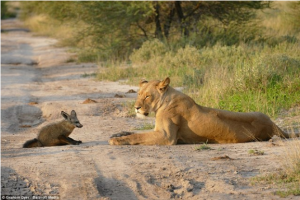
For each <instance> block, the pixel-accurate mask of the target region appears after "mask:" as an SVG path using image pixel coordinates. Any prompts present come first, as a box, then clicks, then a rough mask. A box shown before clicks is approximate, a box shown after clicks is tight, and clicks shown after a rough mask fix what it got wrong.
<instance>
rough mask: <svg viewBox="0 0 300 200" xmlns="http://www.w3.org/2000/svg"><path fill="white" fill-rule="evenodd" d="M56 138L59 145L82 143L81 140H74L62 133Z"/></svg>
mask: <svg viewBox="0 0 300 200" xmlns="http://www.w3.org/2000/svg"><path fill="white" fill-rule="evenodd" d="M58 139H59V141H60V144H61V145H64V144H73V145H79V144H80V143H82V142H81V141H77V140H74V139H72V138H70V137H66V136H64V135H61V136H59V137H58Z"/></svg>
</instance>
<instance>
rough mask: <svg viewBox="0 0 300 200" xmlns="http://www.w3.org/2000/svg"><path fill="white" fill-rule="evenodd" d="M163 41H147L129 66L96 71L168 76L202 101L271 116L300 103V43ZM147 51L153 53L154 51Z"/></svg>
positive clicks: (134, 80)
mask: <svg viewBox="0 0 300 200" xmlns="http://www.w3.org/2000/svg"><path fill="white" fill-rule="evenodd" d="M158 43H160V44H158ZM163 45H164V44H163V43H162V42H159V41H158V40H154V41H153V42H148V43H145V44H144V45H143V46H142V47H141V48H140V49H139V50H136V51H135V52H134V53H133V54H132V56H131V59H132V60H131V64H130V65H128V66H127V67H119V66H118V65H111V66H109V67H107V68H105V70H103V72H101V73H99V74H98V76H97V77H98V79H99V80H103V79H109V80H113V81H116V80H120V79H126V80H128V83H130V84H138V82H139V81H140V79H142V78H145V79H148V80H152V79H158V80H161V79H163V78H165V77H167V76H169V77H170V78H171V86H183V87H184V92H185V93H187V94H188V95H190V96H191V97H192V98H193V99H194V100H195V101H196V102H197V103H198V104H200V105H204V106H208V107H214V108H220V109H226V110H231V111H237V112H251V111H260V112H263V113H265V114H267V115H269V116H271V117H276V116H277V115H278V113H280V111H281V110H282V109H288V108H290V107H292V106H294V105H296V104H299V103H300V77H299V74H300V48H299V43H287V42H283V43H281V44H279V45H276V46H273V47H271V46H263V45H254V46H249V45H240V46H231V47H228V46H222V45H216V46H213V47H206V48H202V49H196V48H195V47H191V46H186V47H184V48H180V49H178V50H169V51H168V50H166V49H167V47H166V46H165V48H162V46H163ZM149 49H152V50H153V52H155V53H152V54H150V53H149V52H148V51H149ZM151 56H152V57H151Z"/></svg>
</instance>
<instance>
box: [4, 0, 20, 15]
mask: <svg viewBox="0 0 300 200" xmlns="http://www.w3.org/2000/svg"><path fill="white" fill-rule="evenodd" d="M11 3H12V2H8V1H1V19H7V18H15V17H16V16H17V8H15V7H14V6H13V5H9V4H11Z"/></svg>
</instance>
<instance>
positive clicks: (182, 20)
mask: <svg viewBox="0 0 300 200" xmlns="http://www.w3.org/2000/svg"><path fill="white" fill-rule="evenodd" d="M175 9H176V12H177V15H178V19H179V22H180V28H181V31H182V32H181V33H182V34H183V35H184V36H185V37H188V36H189V31H188V28H187V24H186V21H185V17H184V15H183V11H182V7H181V2H180V1H175Z"/></svg>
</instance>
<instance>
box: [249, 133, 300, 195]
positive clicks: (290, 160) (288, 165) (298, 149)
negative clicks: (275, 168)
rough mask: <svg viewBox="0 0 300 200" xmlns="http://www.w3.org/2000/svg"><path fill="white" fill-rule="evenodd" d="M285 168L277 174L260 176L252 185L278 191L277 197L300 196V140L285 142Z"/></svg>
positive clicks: (283, 160)
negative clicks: (264, 186) (270, 187)
mask: <svg viewBox="0 0 300 200" xmlns="http://www.w3.org/2000/svg"><path fill="white" fill-rule="evenodd" d="M280 163H283V168H282V169H281V170H280V171H279V172H276V173H270V174H267V175H260V176H257V177H253V178H252V179H251V184H252V185H257V183H260V184H267V185H270V186H272V187H275V188H280V189H277V190H276V192H275V195H279V196H280V197H287V196H289V195H295V196H299V195H300V139H299V138H295V139H292V140H289V141H286V142H285V149H284V155H283V156H282V157H281V162H280Z"/></svg>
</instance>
